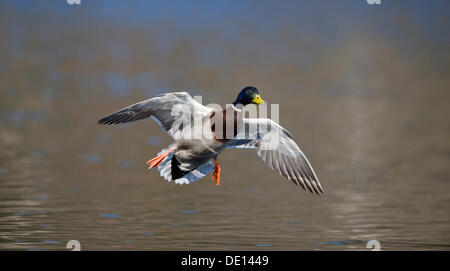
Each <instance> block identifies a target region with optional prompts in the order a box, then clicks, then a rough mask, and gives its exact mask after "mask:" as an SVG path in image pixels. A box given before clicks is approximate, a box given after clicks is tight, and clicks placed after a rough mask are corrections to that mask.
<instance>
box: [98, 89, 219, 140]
mask: <svg viewBox="0 0 450 271" xmlns="http://www.w3.org/2000/svg"><path fill="white" fill-rule="evenodd" d="M210 112H211V109H209V108H207V107H205V106H203V105H202V104H200V103H199V102H197V101H196V100H194V99H193V98H192V97H191V95H189V94H188V93H187V92H169V93H164V94H161V95H159V96H157V97H154V98H151V99H148V100H145V101H142V102H138V103H135V104H133V105H130V106H128V107H125V108H123V109H121V110H119V111H117V112H115V113H113V114H111V115H109V116H107V117H104V118H102V119H100V120H99V121H98V124H104V125H105V124H107V125H110V124H119V123H126V122H131V121H137V120H141V119H145V118H148V117H151V118H153V119H154V120H156V122H157V123H158V124H159V126H160V127H161V128H162V129H163V130H164V131H165V132H167V133H168V134H169V135H170V136H172V137H173V138H174V139H177V138H178V137H179V136H180V133H178V132H179V131H178V130H182V129H183V124H186V123H191V121H192V120H193V119H196V118H195V117H194V114H198V115H199V116H200V119H201V118H202V117H203V116H205V115H207V114H208V113H210ZM175 128H176V129H175Z"/></svg>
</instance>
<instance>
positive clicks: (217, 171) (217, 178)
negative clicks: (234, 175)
mask: <svg viewBox="0 0 450 271" xmlns="http://www.w3.org/2000/svg"><path fill="white" fill-rule="evenodd" d="M211 178H212V179H213V180H214V181H216V185H217V186H219V183H220V165H219V162H217V159H214V172H213V175H212V176H211Z"/></svg>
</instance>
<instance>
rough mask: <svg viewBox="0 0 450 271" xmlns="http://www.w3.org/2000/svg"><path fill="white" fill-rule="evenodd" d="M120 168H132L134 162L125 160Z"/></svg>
mask: <svg viewBox="0 0 450 271" xmlns="http://www.w3.org/2000/svg"><path fill="white" fill-rule="evenodd" d="M120 166H121V167H123V168H130V167H132V166H133V162H131V161H128V160H123V161H121V162H120Z"/></svg>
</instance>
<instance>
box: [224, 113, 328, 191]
mask: <svg viewBox="0 0 450 271" xmlns="http://www.w3.org/2000/svg"><path fill="white" fill-rule="evenodd" d="M255 127H257V129H255ZM252 128H253V129H252ZM244 135H248V136H247V137H246V136H244ZM237 138H240V139H236V140H230V142H229V143H228V148H250V147H253V148H254V147H257V148H258V151H257V155H258V156H259V157H260V158H261V159H262V160H263V161H264V162H265V163H266V164H267V165H268V166H269V167H270V168H271V169H273V170H274V171H276V172H278V173H279V174H280V175H282V176H284V177H285V178H286V179H288V180H291V181H292V182H293V183H294V184H296V185H300V186H301V187H302V188H303V189H304V190H308V191H309V192H311V193H313V194H317V195H320V194H321V193H323V188H322V186H321V185H320V182H319V179H318V178H317V175H316V174H315V172H314V169H313V168H312V167H311V164H310V163H309V161H308V159H307V158H306V156H305V155H304V154H303V152H302V151H301V150H300V148H299V147H298V145H297V144H296V143H295V141H294V140H293V137H292V135H291V134H290V133H289V132H288V131H287V130H286V129H284V128H283V127H281V126H280V125H278V124H277V123H275V122H274V121H272V120H270V119H244V129H243V130H242V131H240V132H239V134H238V136H237ZM243 138H244V139H243ZM250 139H252V141H251V142H249V140H250ZM244 142H245V143H244Z"/></svg>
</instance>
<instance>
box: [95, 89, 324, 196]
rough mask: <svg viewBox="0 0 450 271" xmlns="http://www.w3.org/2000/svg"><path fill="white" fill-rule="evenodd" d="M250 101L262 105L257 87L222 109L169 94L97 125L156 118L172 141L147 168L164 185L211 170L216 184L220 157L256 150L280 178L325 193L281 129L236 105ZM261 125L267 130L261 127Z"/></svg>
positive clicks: (288, 135)
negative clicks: (233, 151) (247, 115)
mask: <svg viewBox="0 0 450 271" xmlns="http://www.w3.org/2000/svg"><path fill="white" fill-rule="evenodd" d="M249 103H256V104H260V103H263V101H262V100H261V98H260V96H259V95H258V91H257V89H256V88H253V87H247V88H245V89H243V90H242V91H241V93H240V94H239V96H238V98H237V99H236V101H235V102H234V103H233V105H229V106H228V107H227V108H226V109H225V110H214V109H212V108H209V107H205V106H203V105H202V104H200V103H198V102H197V101H195V100H194V99H193V98H192V97H191V96H190V95H189V94H188V93H186V92H171V93H165V94H162V95H160V96H158V97H155V98H152V99H149V100H145V101H142V102H139V103H136V104H134V105H131V106H128V107H126V108H124V109H122V110H119V111H117V112H116V113H114V114H112V115H110V116H107V117H105V118H103V119H101V120H99V121H98V123H99V124H117V123H125V122H130V121H136V120H140V119H143V118H147V117H152V118H153V119H155V120H156V121H157V122H158V124H159V125H160V126H161V128H162V129H163V130H164V131H166V132H167V133H168V134H169V135H170V136H171V137H172V138H173V139H174V143H173V144H171V145H170V146H169V147H168V148H166V149H164V150H162V151H161V152H160V153H159V154H158V156H156V157H155V158H153V159H151V160H149V161H148V163H147V164H148V165H149V168H153V167H157V168H158V170H159V171H160V174H161V176H163V177H164V178H165V179H166V180H168V181H175V182H176V183H179V184H185V183H186V184H187V183H191V182H194V181H196V180H198V179H201V178H202V177H204V176H205V175H206V174H208V173H209V172H211V171H213V170H214V173H213V176H212V178H213V179H214V180H215V181H216V184H217V185H219V182H220V173H221V169H220V165H219V163H218V162H217V157H218V155H219V154H220V153H221V152H222V151H224V150H225V149H228V148H256V149H258V152H257V153H258V155H259V156H260V157H261V158H262V159H263V161H265V162H266V163H267V164H268V166H269V167H271V168H272V169H274V170H276V171H278V172H279V173H280V175H283V176H285V177H286V178H288V179H290V180H292V181H293V182H294V183H295V184H299V185H301V186H302V187H303V188H304V189H308V190H309V191H310V192H312V193H316V194H320V193H323V190H322V187H321V185H320V183H319V181H318V179H317V176H316V174H315V173H314V170H313V169H312V167H311V165H310V164H309V162H308V160H307V159H306V157H305V156H304V155H303V153H302V152H301V151H300V149H299V148H298V146H297V144H295V142H294V141H293V140H292V136H291V135H290V134H289V133H288V132H287V131H286V130H285V129H284V128H283V127H281V126H279V125H278V124H277V123H275V122H273V121H271V120H270V119H247V118H244V117H243V114H242V113H241V110H240V109H238V108H237V107H236V106H235V105H237V104H243V105H246V104H249ZM186 112H189V114H186ZM177 113H178V114H177ZM179 113H184V114H179ZM219 120H220V121H219ZM216 124H217V125H216ZM260 126H265V127H267V128H268V129H264V130H263V129H260ZM252 127H257V129H252ZM227 128H228V130H227ZM274 135H276V136H277V144H276V145H274V144H273V142H272V141H270V140H269V141H267V140H265V139H266V138H268V137H269V138H270V137H271V136H272V137H273V136H274Z"/></svg>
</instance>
